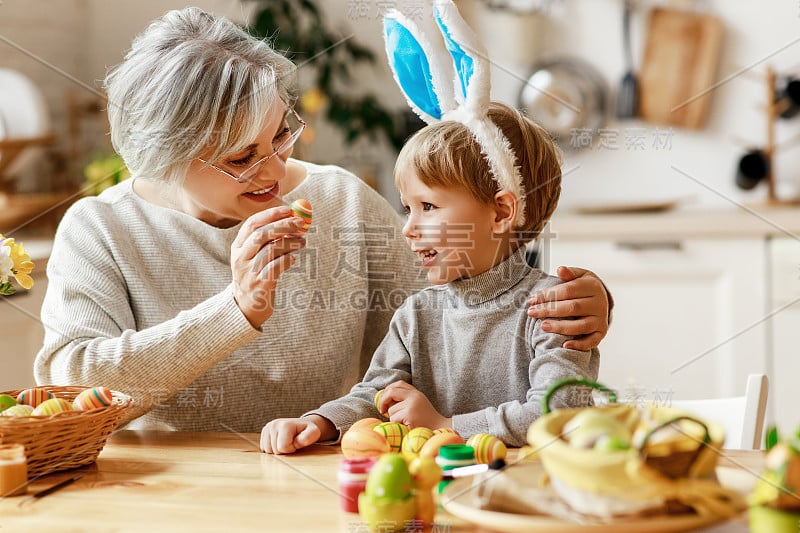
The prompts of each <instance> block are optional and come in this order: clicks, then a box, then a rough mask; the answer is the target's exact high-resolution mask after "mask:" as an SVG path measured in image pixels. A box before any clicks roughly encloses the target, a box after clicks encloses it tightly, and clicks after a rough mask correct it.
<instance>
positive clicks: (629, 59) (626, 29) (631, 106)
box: [617, 0, 639, 118]
mask: <svg viewBox="0 0 800 533" xmlns="http://www.w3.org/2000/svg"><path fill="white" fill-rule="evenodd" d="M624 3H625V7H624V9H623V11H622V45H623V47H624V51H625V75H624V76H623V77H622V82H621V83H620V86H619V92H618V93H617V118H633V117H635V116H636V115H637V113H638V110H639V81H638V80H637V79H636V74H635V73H634V72H633V50H632V47H631V13H633V0H624Z"/></svg>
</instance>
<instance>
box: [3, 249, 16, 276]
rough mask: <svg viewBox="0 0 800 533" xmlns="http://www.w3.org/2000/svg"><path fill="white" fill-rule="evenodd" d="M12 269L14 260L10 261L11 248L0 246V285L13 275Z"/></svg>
mask: <svg viewBox="0 0 800 533" xmlns="http://www.w3.org/2000/svg"><path fill="white" fill-rule="evenodd" d="M12 268H14V260H13V259H11V248H10V247H8V246H0V283H5V282H6V281H8V278H9V277H11V276H12V274H13V273H12V272H11V269H12Z"/></svg>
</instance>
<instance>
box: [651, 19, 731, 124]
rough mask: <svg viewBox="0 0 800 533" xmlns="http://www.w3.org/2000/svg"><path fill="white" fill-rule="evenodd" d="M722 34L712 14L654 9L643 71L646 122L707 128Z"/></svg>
mask: <svg viewBox="0 0 800 533" xmlns="http://www.w3.org/2000/svg"><path fill="white" fill-rule="evenodd" d="M722 33H723V27H722V23H721V22H720V20H719V19H718V18H717V17H715V16H713V15H710V14H706V13H699V12H693V11H687V10H682V9H671V8H665V7H656V8H653V10H652V11H651V12H650V16H649V18H648V22H647V40H646V43H645V49H644V57H643V59H642V68H641V69H640V71H639V90H640V100H639V103H640V105H639V115H640V117H641V118H642V119H643V120H647V121H649V122H655V123H659V124H671V125H674V126H680V127H685V128H690V129H700V128H702V127H703V126H704V125H705V121H706V117H707V115H708V107H709V104H710V102H711V94H712V93H713V86H714V79H715V77H716V71H717V65H718V62H719V55H720V49H721V46H722Z"/></svg>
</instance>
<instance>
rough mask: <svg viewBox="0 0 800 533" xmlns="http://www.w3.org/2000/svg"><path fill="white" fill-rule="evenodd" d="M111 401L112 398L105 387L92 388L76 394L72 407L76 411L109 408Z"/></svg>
mask: <svg viewBox="0 0 800 533" xmlns="http://www.w3.org/2000/svg"><path fill="white" fill-rule="evenodd" d="M113 401H114V396H113V395H112V394H111V391H110V390H108V389H107V388H105V387H94V388H93V389H86V390H85V391H83V392H81V393H80V394H78V396H77V398H75V401H74V402H72V405H73V406H74V407H75V409H76V410H77V411H89V410H90V409H97V408H99V407H106V406H109V405H111V403H112V402H113Z"/></svg>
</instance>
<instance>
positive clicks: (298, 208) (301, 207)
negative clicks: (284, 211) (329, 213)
mask: <svg viewBox="0 0 800 533" xmlns="http://www.w3.org/2000/svg"><path fill="white" fill-rule="evenodd" d="M289 207H291V208H292V211H293V212H294V214H295V215H297V216H299V217H300V218H302V219H303V221H304V222H305V223H304V224H303V228H302V231H307V230H308V228H309V227H310V226H311V212H312V209H311V202H309V201H308V200H306V199H305V198H300V199H298V200H295V201H294V202H292V205H290V206H289Z"/></svg>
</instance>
